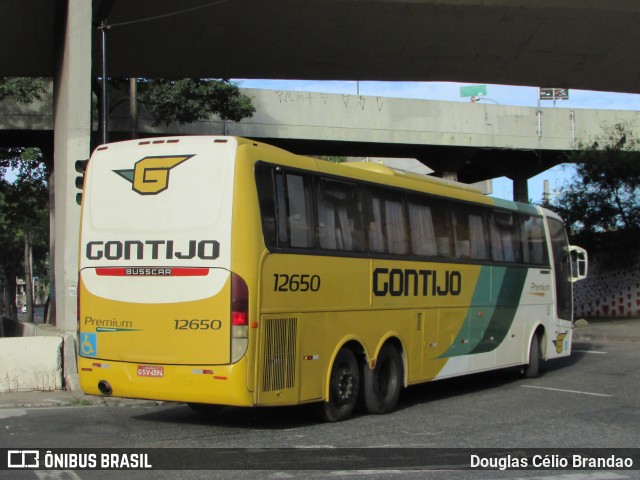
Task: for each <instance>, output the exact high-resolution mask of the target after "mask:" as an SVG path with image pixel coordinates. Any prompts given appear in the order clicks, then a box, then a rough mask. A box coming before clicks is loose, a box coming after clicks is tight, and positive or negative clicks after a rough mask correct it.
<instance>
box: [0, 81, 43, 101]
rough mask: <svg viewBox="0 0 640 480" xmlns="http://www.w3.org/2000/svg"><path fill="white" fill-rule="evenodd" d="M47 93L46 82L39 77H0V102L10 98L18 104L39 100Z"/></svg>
mask: <svg viewBox="0 0 640 480" xmlns="http://www.w3.org/2000/svg"><path fill="white" fill-rule="evenodd" d="M46 91H47V82H46V80H45V79H44V78H40V77H35V78H31V77H0V100H3V99H4V98H6V97H12V98H14V99H15V100H16V101H17V102H19V103H31V102H32V101H34V100H40V99H41V98H42V96H43V95H44V94H45V92H46Z"/></svg>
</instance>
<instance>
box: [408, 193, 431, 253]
mask: <svg viewBox="0 0 640 480" xmlns="http://www.w3.org/2000/svg"><path fill="white" fill-rule="evenodd" d="M408 209H409V224H410V226H411V229H410V230H411V250H412V253H413V254H415V255H425V256H429V257H435V256H436V255H437V253H438V250H437V248H436V234H435V232H434V230H433V220H432V217H431V207H429V206H428V205H425V204H424V203H423V202H422V201H421V200H420V199H418V198H414V199H410V200H409V203H408Z"/></svg>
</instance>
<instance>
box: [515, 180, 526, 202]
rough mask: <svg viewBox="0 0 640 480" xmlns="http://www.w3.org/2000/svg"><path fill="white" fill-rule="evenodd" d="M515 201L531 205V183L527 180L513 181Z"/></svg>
mask: <svg viewBox="0 0 640 480" xmlns="http://www.w3.org/2000/svg"><path fill="white" fill-rule="evenodd" d="M513 200H514V201H515V202H521V203H529V183H528V179H527V178H514V179H513Z"/></svg>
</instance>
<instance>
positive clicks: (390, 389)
mask: <svg viewBox="0 0 640 480" xmlns="http://www.w3.org/2000/svg"><path fill="white" fill-rule="evenodd" d="M402 371H403V366H402V357H401V356H400V353H399V352H398V349H397V348H395V347H394V346H393V345H390V344H386V345H384V346H383V347H382V348H381V349H380V353H378V359H377V360H376V367H375V368H368V367H367V366H365V367H364V375H363V382H362V388H363V403H364V408H365V410H366V411H367V412H368V413H375V414H380V413H389V412H390V411H392V410H393V409H394V408H395V407H396V404H397V403H398V398H399V397H400V390H401V389H402V377H403V374H402Z"/></svg>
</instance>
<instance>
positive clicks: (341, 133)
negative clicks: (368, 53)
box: [0, 89, 640, 201]
mask: <svg viewBox="0 0 640 480" xmlns="http://www.w3.org/2000/svg"><path fill="white" fill-rule="evenodd" d="M242 92H243V93H244V94H246V95H247V96H249V97H250V98H251V99H252V102H253V104H254V106H255V107H256V113H255V114H254V116H253V117H252V118H248V119H245V120H243V121H241V122H240V123H233V122H231V123H224V122H222V121H221V120H220V119H218V118H216V117H213V118H211V119H210V120H208V121H202V122H197V123H194V124H189V125H179V124H173V125H169V126H157V127H154V126H153V125H152V122H151V118H150V116H149V115H148V114H147V115H145V112H144V111H143V112H142V118H141V121H140V122H139V135H140V136H157V135H175V134H178V135H210V134H220V133H224V132H226V133H229V134H232V135H239V136H244V137H248V138H255V139H259V140H262V141H265V142H267V143H270V144H273V145H279V146H281V147H283V148H285V149H287V150H290V151H293V152H296V153H300V154H309V155H348V156H376V157H411V158H417V159H418V160H420V161H421V162H422V163H424V164H425V165H426V166H428V167H429V168H431V169H433V170H435V171H436V174H438V175H441V176H442V175H444V176H450V177H451V176H455V177H456V178H457V179H458V180H459V181H462V182H465V183H474V182H478V181H482V180H488V179H492V178H496V177H502V176H506V177H509V178H511V179H512V180H514V183H515V187H516V190H519V191H521V192H522V195H523V200H524V201H526V200H527V198H528V197H527V195H526V189H527V184H526V182H527V179H528V178H530V177H532V176H534V175H537V174H538V173H540V172H543V171H545V170H547V169H549V168H551V167H553V166H555V165H557V164H558V163H562V162H564V161H565V157H564V155H565V154H566V152H568V151H571V150H574V149H575V148H576V146H578V145H579V144H580V143H585V142H588V141H589V139H593V138H594V137H596V136H598V135H599V134H601V132H602V127H603V126H607V125H609V126H612V125H615V124H617V123H625V124H629V125H632V126H640V112H636V111H629V110H625V111H615V110H593V109H567V108H548V107H543V108H540V109H538V108H530V107H515V106H502V105H494V104H480V103H469V102H444V101H433V100H416V99H401V98H387V97H374V96H362V95H346V94H345V95H343V94H328V93H321V92H300V91H282V90H262V89H242ZM52 130H53V105H52V102H51V101H50V99H49V101H44V102H35V103H33V104H31V105H20V104H16V103H15V102H12V101H9V100H7V101H4V102H2V103H0V144H4V145H6V144H7V142H9V141H13V142H14V143H16V144H19V145H23V144H25V142H31V144H33V143H34V142H35V143H36V144H37V145H38V146H40V147H41V148H45V149H46V148H48V147H47V146H48V145H50V143H51V140H52V138H53V131H52ZM130 135H131V120H130V115H129V112H128V104H127V102H124V103H122V104H121V107H120V108H118V109H117V110H116V111H115V112H113V113H112V115H111V139H112V140H122V139H128V138H130ZM94 136H95V132H94Z"/></svg>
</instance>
